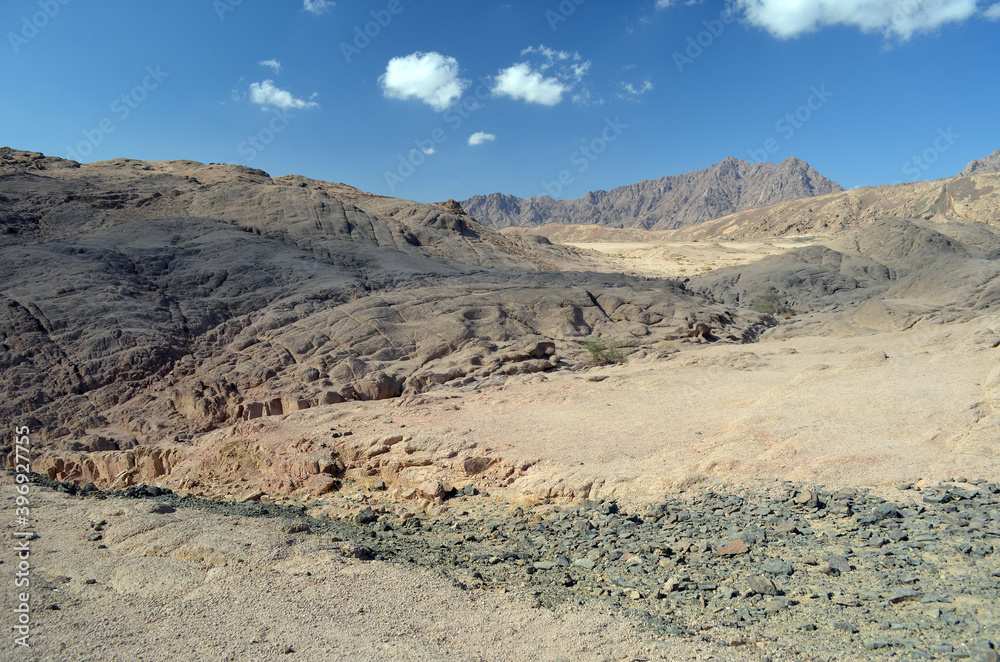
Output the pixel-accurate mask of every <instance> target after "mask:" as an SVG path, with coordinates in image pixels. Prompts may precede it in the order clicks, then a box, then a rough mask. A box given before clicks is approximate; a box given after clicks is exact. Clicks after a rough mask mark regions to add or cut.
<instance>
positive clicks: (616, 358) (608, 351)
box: [583, 338, 629, 365]
mask: <svg viewBox="0 0 1000 662" xmlns="http://www.w3.org/2000/svg"><path fill="white" fill-rule="evenodd" d="M583 347H584V349H586V350H587V351H588V352H590V362H591V363H593V364H594V365H612V364H614V363H624V362H625V357H627V356H628V354H629V353H628V352H627V351H625V350H624V349H623V347H625V344H624V343H622V341H620V340H608V339H606V338H595V339H593V340H584V341H583Z"/></svg>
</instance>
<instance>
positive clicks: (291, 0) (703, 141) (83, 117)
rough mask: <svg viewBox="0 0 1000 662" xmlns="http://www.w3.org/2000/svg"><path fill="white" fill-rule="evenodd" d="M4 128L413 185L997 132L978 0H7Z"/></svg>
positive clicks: (23, 143) (101, 154)
mask: <svg viewBox="0 0 1000 662" xmlns="http://www.w3.org/2000/svg"><path fill="white" fill-rule="evenodd" d="M0 28H2V32H3V35H4V39H3V43H2V44H0V81H2V85H3V88H2V89H3V90H4V94H3V97H2V100H0V116H2V120H3V124H2V126H3V134H4V135H3V136H2V138H0V145H9V146H11V147H16V148H20V149H30V150H36V151H41V152H44V153H46V154H51V155H55V156H63V157H72V158H75V159H76V160H80V161H83V162H90V161H98V160H104V159H111V158H116V157H132V158H139V159H148V160H163V159H193V160H197V161H203V162H225V163H241V164H244V165H249V166H253V167H256V168H261V169H263V170H266V171H267V172H269V173H270V174H271V175H273V176H277V175H282V174H289V173H295V174H302V175H306V176H309V177H314V178H317V179H324V180H329V181H336V182H344V183H347V184H351V185H352V186H356V187H358V188H361V189H364V190H368V191H372V192H374V193H378V194H383V195H394V196H397V197H403V198H410V199H415V200H421V201H439V200H445V199H448V198H455V199H459V200H461V199H464V198H467V197H469V196H471V195H474V194H478V193H491V192H494V191H501V192H504V193H511V194H514V195H518V196H521V197H530V196H534V195H540V194H544V193H549V194H551V195H553V197H560V198H569V197H577V196H580V195H583V194H584V193H586V192H587V191H590V190H595V189H609V188H613V187H615V186H621V185H625V184H630V183H634V182H637V181H640V180H643V179H654V178H657V177H661V176H663V175H669V174H676V173H681V172H687V171H690V170H694V169H698V168H704V167H707V166H709V165H711V164H713V163H715V162H718V161H720V160H721V159H723V158H725V157H727V156H735V157H737V158H741V159H743V160H748V161H759V160H768V161H774V162H778V161H781V160H783V159H785V158H787V157H789V156H797V157H799V158H802V159H804V160H806V161H808V162H809V163H810V164H812V165H813V166H814V167H815V168H816V169H817V170H818V171H819V172H821V173H823V174H824V175H826V176H828V177H830V178H831V179H833V180H835V181H837V182H839V183H840V184H843V185H844V186H847V187H849V188H851V187H855V186H862V185H881V184H891V183H897V182H901V181H914V180H917V179H936V178H940V177H947V176H950V175H953V174H955V173H957V172H958V171H959V170H961V169H962V167H964V166H965V164H966V163H967V162H968V161H969V160H971V159H973V158H980V157H983V156H985V155H987V154H989V153H990V152H992V151H993V150H995V149H997V148H1000V121H998V118H1000V112H998V109H1000V3H997V2H993V1H992V0H988V1H986V2H976V0H892V1H890V0H729V1H728V2H726V3H722V2H711V1H709V0H705V1H703V2H697V1H695V2H690V1H688V0H673V1H671V0H616V1H614V2H612V1H610V0H514V1H511V2H468V1H459V0H440V1H434V0H373V1H349V0H338V1H337V2H336V3H334V2H329V1H325V2H324V0H271V1H268V2H264V1H263V0H172V1H171V2H121V1H119V2H100V3H92V2H84V1H83V0H5V2H4V8H3V12H2V16H0Z"/></svg>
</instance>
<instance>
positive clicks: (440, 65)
mask: <svg viewBox="0 0 1000 662" xmlns="http://www.w3.org/2000/svg"><path fill="white" fill-rule="evenodd" d="M378 82H379V85H381V86H382V93H383V94H384V95H385V96H386V98H389V99H417V100H419V101H423V102H424V103H426V104H427V105H429V106H430V107H431V108H433V109H434V110H438V111H441V110H445V109H447V108H448V107H449V106H451V105H452V104H453V103H455V102H456V101H457V100H458V99H460V98H461V97H462V92H464V91H465V88H467V87H468V86H469V84H470V83H469V81H467V80H464V79H462V78H459V77H458V60H456V59H455V58H453V57H447V56H444V55H441V54H440V53H435V52H430V53H421V52H416V53H412V54H410V55H407V56H404V57H394V58H392V59H391V60H389V64H388V65H387V66H386V68H385V73H384V74H382V75H381V76H379V79H378Z"/></svg>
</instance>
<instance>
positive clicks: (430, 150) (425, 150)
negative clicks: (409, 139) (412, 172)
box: [420, 147, 437, 156]
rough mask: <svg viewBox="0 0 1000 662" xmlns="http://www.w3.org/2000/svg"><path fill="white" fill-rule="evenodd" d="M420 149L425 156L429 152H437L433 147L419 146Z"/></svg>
mask: <svg viewBox="0 0 1000 662" xmlns="http://www.w3.org/2000/svg"><path fill="white" fill-rule="evenodd" d="M420 151H421V152H423V153H424V154H426V155H427V156H430V155H431V154H437V150H436V149H434V148H433V147H421V148H420Z"/></svg>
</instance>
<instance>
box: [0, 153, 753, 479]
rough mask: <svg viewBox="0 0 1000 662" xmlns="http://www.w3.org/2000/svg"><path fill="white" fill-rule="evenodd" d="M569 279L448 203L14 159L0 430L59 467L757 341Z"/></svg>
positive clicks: (692, 314)
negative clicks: (626, 358)
mask: <svg viewBox="0 0 1000 662" xmlns="http://www.w3.org/2000/svg"><path fill="white" fill-rule="evenodd" d="M560 263H561V264H566V265H572V264H573V263H574V255H573V254H572V253H571V252H570V251H569V250H567V249H563V248H559V247H556V246H553V245H552V244H550V243H549V242H548V241H546V240H544V239H541V238H528V239H518V238H508V237H504V236H501V235H499V234H497V233H495V232H492V231H490V230H488V229H486V228H484V227H482V226H481V225H479V224H478V223H476V222H475V221H474V220H473V219H472V218H470V217H469V216H468V215H466V214H465V213H464V212H463V211H462V210H461V208H460V207H459V206H458V205H457V204H456V203H454V202H449V203H443V204H418V203H414V202H410V201H406V200H397V199H392V198H383V197H379V196H374V195H371V194H368V193H364V192H362V191H359V190H357V189H354V188H352V187H349V186H346V185H343V184H331V183H327V182H319V181H315V180H309V179H305V178H302V177H297V176H288V177H280V178H271V177H269V176H268V175H267V174H266V173H264V172H262V171H260V170H252V169H248V168H244V167H239V166H229V165H219V164H209V165H204V164H201V163H195V162H191V161H171V162H142V161H135V160H128V159H119V160H114V161H106V162H101V163H93V164H88V165H80V164H78V163H75V162H72V161H66V160H63V159H58V158H51V157H44V156H43V155H41V154H37V153H30V152H19V151H15V150H11V149H6V148H5V149H3V150H0V303H2V305H0V374H3V376H4V378H3V380H2V381H0V395H2V400H0V417H3V418H5V419H7V420H10V419H11V417H13V416H20V417H25V416H27V417H28V422H26V423H25V424H26V425H30V427H31V428H32V430H33V431H37V432H38V434H39V439H40V440H44V441H45V442H46V443H48V444H49V445H50V446H52V447H53V448H56V449H64V450H78V451H104V450H116V449H119V450H121V449H128V448H133V447H134V446H136V445H140V446H144V445H146V444H156V443H162V442H169V441H170V440H187V439H191V438H192V436H193V435H196V434H198V433H203V432H207V431H211V430H214V429H217V428H220V427H223V426H226V425H231V424H233V423H235V422H239V421H245V420H250V419H254V418H260V417H266V416H269V415H279V414H282V413H288V412H290V411H297V410H301V409H305V408H312V407H324V406H332V405H336V404H338V403H343V402H345V401H352V400H376V399H386V398H392V397H396V396H400V395H403V394H417V393H421V392H423V391H426V390H428V389H431V388H436V387H438V386H439V385H440V384H442V383H447V382H451V383H458V382H461V383H463V384H470V383H473V384H475V383H483V384H486V383H493V382H498V381H499V382H502V381H503V380H505V379H506V378H507V377H508V376H510V375H512V374H519V373H521V374H523V373H534V372H541V371H546V370H553V369H556V368H558V367H559V366H561V365H564V364H565V363H566V362H567V361H569V362H572V360H573V359H572V357H573V355H574V353H579V352H581V351H582V350H581V349H580V347H579V343H580V341H581V340H582V339H584V338H586V337H588V336H590V335H592V334H608V335H613V336H615V337H627V338H632V339H633V341H632V342H634V343H636V344H641V343H646V342H648V343H653V342H656V341H657V340H658V339H661V340H662V339H663V338H664V337H667V336H670V335H671V334H675V333H676V332H677V330H678V328H679V327H683V326H684V325H685V324H686V323H688V322H690V321H692V320H694V319H696V318H697V319H698V320H703V321H709V322H711V323H712V324H713V325H714V326H715V327H716V328H717V329H726V328H727V327H729V331H727V332H726V335H730V336H732V337H733V338H737V339H739V338H742V337H743V334H744V332H751V333H752V329H753V327H754V325H755V324H757V321H756V320H746V319H744V320H737V319H735V318H734V317H733V313H732V312H727V311H726V310H725V309H724V308H722V307H721V306H717V305H713V304H711V303H710V302H708V301H707V300H704V299H701V298H698V297H693V296H691V294H690V293H689V292H686V291H685V290H684V289H683V287H682V286H679V285H678V284H676V283H672V282H667V281H660V282H645V281H642V280H637V279H630V278H626V277H623V276H614V275H611V276H608V275H597V274H570V273H564V272H562V271H560V270H559V268H558V266H557V264H560ZM560 356H562V357H563V358H560ZM490 380H492V382H491V381H490ZM2 450H3V449H0V451H2ZM113 477H114V476H111V478H113Z"/></svg>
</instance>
